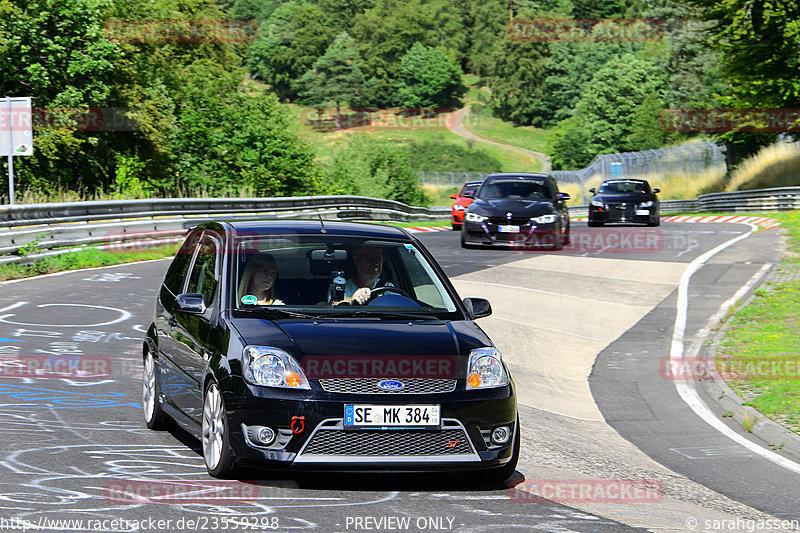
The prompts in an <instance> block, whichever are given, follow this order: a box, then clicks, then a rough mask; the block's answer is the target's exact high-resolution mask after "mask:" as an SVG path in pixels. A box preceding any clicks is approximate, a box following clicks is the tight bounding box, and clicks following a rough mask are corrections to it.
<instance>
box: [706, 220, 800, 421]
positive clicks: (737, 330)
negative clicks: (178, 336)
mask: <svg viewBox="0 0 800 533" xmlns="http://www.w3.org/2000/svg"><path fill="white" fill-rule="evenodd" d="M765 216H769V217H772V218H775V219H777V220H779V221H780V222H781V225H782V226H783V227H784V228H786V230H787V232H788V235H789V242H788V250H787V253H786V256H785V257H784V261H783V263H782V264H781V268H780V271H779V273H778V276H777V277H776V278H775V280H773V281H772V282H770V283H767V284H766V285H764V286H762V287H761V288H759V289H757V290H756V291H755V298H754V299H753V301H752V302H751V303H750V304H749V305H747V306H745V307H744V308H742V309H740V310H739V311H738V312H737V313H736V314H735V315H734V316H733V318H732V319H731V320H730V322H729V323H728V328H727V331H726V333H725V336H724V338H723V339H722V342H721V343H720V346H719V349H718V350H717V359H716V363H717V368H719V369H720V370H721V371H722V372H723V375H725V373H726V372H727V374H728V375H727V376H726V378H727V379H728V384H729V385H730V386H731V388H732V389H733V390H734V391H736V393H737V394H739V395H740V396H741V397H742V398H743V399H744V400H745V405H750V406H752V407H754V408H755V409H757V410H758V411H760V412H761V413H763V414H764V415H765V416H767V417H769V418H772V419H773V420H775V421H777V422H780V423H782V424H783V425H784V426H786V427H787V428H789V429H791V430H792V431H794V432H796V433H800V211H792V212H783V213H768V214H766V215H765ZM728 371H730V372H728ZM745 429H746V428H745Z"/></svg>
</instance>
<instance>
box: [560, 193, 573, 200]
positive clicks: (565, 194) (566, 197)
mask: <svg viewBox="0 0 800 533" xmlns="http://www.w3.org/2000/svg"><path fill="white" fill-rule="evenodd" d="M570 198H572V196H570V195H569V193H568V192H560V193H558V199H559V200H564V201H565V202H566V201H567V200H569V199H570Z"/></svg>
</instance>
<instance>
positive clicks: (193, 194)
mask: <svg viewBox="0 0 800 533" xmlns="http://www.w3.org/2000/svg"><path fill="white" fill-rule="evenodd" d="M257 196H258V195H257V194H256V192H255V189H253V188H252V187H251V186H249V185H236V186H235V187H234V186H231V187H228V188H226V189H223V190H213V191H212V190H210V189H207V188H205V187H203V188H196V189H188V188H185V187H180V188H178V189H176V190H174V191H172V194H169V195H164V196H161V197H163V198H254V197H257ZM158 197H159V195H156V194H150V193H147V192H145V193H144V194H142V193H138V194H137V193H136V192H133V191H121V192H108V191H104V190H97V189H94V190H90V189H86V188H82V189H78V190H72V189H66V188H64V187H62V186H57V187H55V188H54V189H52V190H49V191H47V190H42V189H21V190H18V191H16V193H15V195H14V202H15V203H17V204H43V203H61V202H91V201H106V200H143V199H150V198H158ZM7 203H8V196H3V195H0V204H7Z"/></svg>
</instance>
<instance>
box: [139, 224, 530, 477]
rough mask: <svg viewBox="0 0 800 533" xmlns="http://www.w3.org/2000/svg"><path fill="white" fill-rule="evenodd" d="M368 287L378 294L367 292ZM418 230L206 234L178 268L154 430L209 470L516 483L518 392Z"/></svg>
mask: <svg viewBox="0 0 800 533" xmlns="http://www.w3.org/2000/svg"><path fill="white" fill-rule="evenodd" d="M365 278H368V279H369V281H368V283H366V286H364V285H365V283H364V279H365ZM490 313H491V307H490V305H489V302H488V301H486V300H482V299H479V298H466V299H464V300H459V298H458V296H457V294H456V291H455V290H454V289H453V287H452V285H451V284H450V282H449V281H448V279H447V277H446V276H445V275H444V273H443V272H442V270H441V268H440V267H439V266H438V265H437V263H436V261H435V260H434V259H433V257H432V256H431V255H430V253H429V252H428V251H427V250H426V249H425V247H424V246H422V244H421V243H420V242H419V241H417V240H416V239H415V238H414V237H413V236H412V235H410V234H409V233H407V232H406V231H405V230H402V229H400V228H395V227H388V226H376V225H362V224H353V223H342V222H329V223H326V224H325V226H324V231H323V228H322V227H321V224H320V223H319V222H301V221H292V222H237V223H217V222H212V223H205V224H202V225H200V226H198V227H197V228H195V229H193V230H191V231H190V232H189V234H188V236H187V238H186V240H185V241H184V243H183V245H182V246H181V248H180V250H179V252H178V254H177V255H176V257H175V258H174V260H173V261H172V263H171V265H170V266H169V268H168V270H167V273H166V276H165V278H164V282H163V284H162V285H161V288H160V290H159V294H158V298H157V301H156V309H155V317H154V319H153V323H152V324H151V325H150V327H149V329H148V331H147V335H146V338H145V342H144V352H143V357H144V379H143V404H144V411H145V420H146V423H147V426H148V427H150V428H151V429H157V428H159V427H163V426H164V425H165V424H166V423H167V422H169V419H173V420H174V421H176V422H177V423H178V424H180V426H182V427H183V428H185V429H186V430H188V431H189V432H190V433H191V434H193V435H195V436H196V437H197V438H199V439H200V441H201V444H202V450H203V456H204V458H205V463H206V466H207V468H208V471H209V473H210V474H211V475H213V476H218V477H227V476H231V475H233V474H234V472H235V470H236V469H237V468H241V467H247V466H255V467H266V468H269V469H285V470H348V471H352V470H359V471H361V470H385V471H388V470H405V471H442V470H453V471H475V472H476V473H477V475H478V476H480V477H483V478H484V479H487V480H493V481H499V480H504V479H507V478H508V477H510V476H511V475H512V474H513V472H514V469H515V466H516V463H517V458H518V456H519V443H520V428H519V421H518V417H517V405H516V395H515V388H514V382H513V380H512V379H511V376H510V375H509V372H508V369H507V368H506V366H505V364H504V363H503V361H502V357H501V354H500V352H499V351H498V350H497V349H496V348H495V347H494V345H493V344H492V341H491V340H490V339H489V337H487V335H486V334H485V333H484V332H483V331H482V330H481V328H480V327H479V326H478V325H477V324H476V323H475V319H476V318H480V317H484V316H488V315H489V314H490Z"/></svg>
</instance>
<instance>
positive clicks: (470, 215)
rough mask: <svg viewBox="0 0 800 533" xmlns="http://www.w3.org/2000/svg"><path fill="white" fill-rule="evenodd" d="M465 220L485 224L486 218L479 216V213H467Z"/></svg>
mask: <svg viewBox="0 0 800 533" xmlns="http://www.w3.org/2000/svg"><path fill="white" fill-rule="evenodd" d="M464 219H465V220H466V221H467V222H483V221H484V220H486V217H485V216H482V215H479V214H477V213H467V214H466V215H464Z"/></svg>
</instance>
